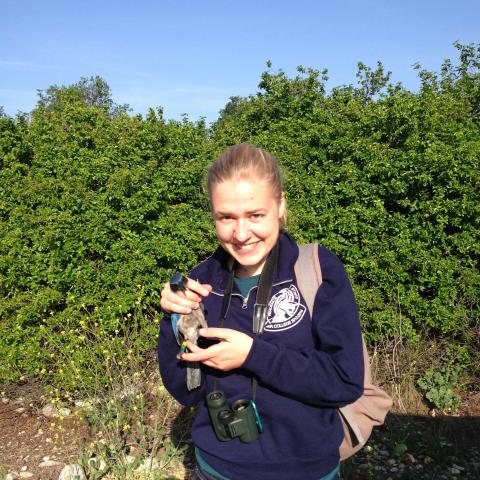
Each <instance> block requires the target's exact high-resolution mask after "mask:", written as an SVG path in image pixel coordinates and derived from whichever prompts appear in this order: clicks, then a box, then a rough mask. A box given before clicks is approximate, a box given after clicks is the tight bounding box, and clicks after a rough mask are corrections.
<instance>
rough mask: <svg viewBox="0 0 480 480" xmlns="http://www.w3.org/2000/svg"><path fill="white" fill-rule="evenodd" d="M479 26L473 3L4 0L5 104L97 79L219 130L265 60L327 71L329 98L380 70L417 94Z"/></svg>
mask: <svg viewBox="0 0 480 480" xmlns="http://www.w3.org/2000/svg"><path fill="white" fill-rule="evenodd" d="M479 18H480V2H479V1H478V0H456V1H453V0H436V1H434V0H424V1H422V0H417V1H412V0H402V1H400V0H398V1H390V0H383V1H382V0H376V1H373V0H370V1H363V0H357V1H354V0H337V1H333V0H331V1H323V0H317V1H314V0H296V1H286V0H263V1H262V0H256V1H252V0H241V1H240V0H203V1H200V0H197V1H195V0H156V1H154V0H148V1H147V0H135V1H125V0H116V1H113V0H104V1H102V0H96V1H92V0H83V1H82V0H77V2H69V1H66V0H63V1H60V0H43V1H40V0H0V105H2V106H3V107H4V110H5V112H6V113H8V114H9V115H14V114H15V113H16V112H17V111H19V110H20V111H30V110H31V109H32V108H33V107H34V106H35V103H36V100H37V93H36V92H37V89H46V88H48V87H49V86H50V85H53V84H56V85H69V84H72V83H75V82H77V81H78V80H79V79H80V77H82V76H83V77H88V76H92V75H100V76H102V77H103V78H104V79H105V80H106V81H107V83H108V84H109V85H110V87H111V89H112V94H113V99H114V100H115V101H116V102H118V103H128V104H130V106H131V107H132V109H133V111H134V112H138V113H145V112H146V111H147V109H148V108H149V107H157V106H161V107H163V109H164V112H165V116H166V117H167V118H177V119H178V118H180V116H181V114H182V113H187V114H188V115H189V118H190V119H192V120H196V119H198V118H199V117H200V116H203V117H206V119H207V121H214V120H215V119H216V118H217V114H218V111H219V110H220V109H221V108H222V107H223V106H224V105H225V103H226V102H227V101H228V98H229V97H230V96H233V95H248V94H252V93H255V92H256V91H257V90H258V89H257V85H258V82H259V80H260V74H261V73H262V71H264V70H266V62H267V60H271V61H272V63H273V70H277V69H282V70H284V71H285V72H287V74H289V75H294V74H295V67H296V66H297V65H303V66H306V67H312V68H317V69H322V68H328V70H329V76H330V81H329V83H328V86H329V87H333V86H337V85H342V84H350V83H355V81H356V79H355V72H356V68H357V67H356V66H357V62H358V61H363V62H364V63H366V64H367V65H371V66H375V64H376V62H377V60H381V61H382V62H383V63H384V65H385V67H386V68H387V69H388V70H391V71H392V73H393V76H392V80H394V81H400V82H402V83H403V84H404V85H405V86H406V87H407V88H410V89H416V88H417V86H418V81H417V79H416V72H415V71H414V70H413V69H412V64H413V63H415V62H420V63H421V64H422V65H423V66H424V67H425V68H428V69H435V70H438V68H439V67H440V65H441V63H442V60H443V59H445V58H447V57H450V58H455V57H456V50H455V49H454V47H453V46H452V44H453V42H454V41H456V40H458V41H460V42H462V43H471V42H475V43H478V42H480V21H479Z"/></svg>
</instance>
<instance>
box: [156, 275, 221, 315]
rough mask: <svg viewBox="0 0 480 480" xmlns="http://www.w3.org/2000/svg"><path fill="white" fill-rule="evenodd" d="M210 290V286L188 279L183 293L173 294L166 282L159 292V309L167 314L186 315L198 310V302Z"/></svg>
mask: <svg viewBox="0 0 480 480" xmlns="http://www.w3.org/2000/svg"><path fill="white" fill-rule="evenodd" d="M211 290H212V286H211V285H208V284H206V283H204V284H201V283H198V282H196V281H195V280H192V279H190V278H189V279H188V283H187V289H186V290H185V292H178V293H176V292H173V291H172V289H171V288H170V283H169V282H167V283H166V284H165V285H164V287H163V290H162V291H161V293H160V295H161V300H160V307H161V308H162V310H163V311H164V312H167V313H180V314H188V313H190V312H191V311H192V310H196V309H197V308H198V305H199V302H201V301H202V299H203V297H206V296H207V295H208V294H209V293H210V292H211Z"/></svg>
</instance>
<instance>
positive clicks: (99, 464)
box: [87, 457, 107, 471]
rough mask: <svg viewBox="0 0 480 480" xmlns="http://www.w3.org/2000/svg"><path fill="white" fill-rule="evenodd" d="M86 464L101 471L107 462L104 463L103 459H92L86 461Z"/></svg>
mask: <svg viewBox="0 0 480 480" xmlns="http://www.w3.org/2000/svg"><path fill="white" fill-rule="evenodd" d="M87 463H88V465H90V466H91V467H93V468H95V469H96V470H99V471H103V470H105V469H106V468H107V462H105V460H104V459H103V458H97V457H92V458H89V459H88V462H87Z"/></svg>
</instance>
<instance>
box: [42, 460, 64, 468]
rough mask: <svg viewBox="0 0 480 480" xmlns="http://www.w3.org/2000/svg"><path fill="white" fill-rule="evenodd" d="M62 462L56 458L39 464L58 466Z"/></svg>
mask: <svg viewBox="0 0 480 480" xmlns="http://www.w3.org/2000/svg"><path fill="white" fill-rule="evenodd" d="M61 464H62V463H61V462H57V461H56V460H44V461H43V462H42V463H40V464H39V465H38V466H39V467H42V468H44V467H56V466H57V465H61Z"/></svg>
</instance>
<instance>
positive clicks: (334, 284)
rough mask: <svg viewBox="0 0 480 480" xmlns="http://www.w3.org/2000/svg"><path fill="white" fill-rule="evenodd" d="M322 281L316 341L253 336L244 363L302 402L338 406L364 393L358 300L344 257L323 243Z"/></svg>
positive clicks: (317, 300)
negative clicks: (306, 343) (292, 344)
mask: <svg viewBox="0 0 480 480" xmlns="http://www.w3.org/2000/svg"><path fill="white" fill-rule="evenodd" d="M319 258H320V263H321V267H322V276H323V283H322V285H321V286H320V288H319V289H318V292H317V295H316V297H315V304H314V308H313V319H312V333H313V335H314V341H315V347H305V348H303V349H291V348H287V347H285V346H283V345H277V344H273V343H270V342H267V341H265V340H263V339H262V337H256V338H254V341H253V345H252V348H251V350H250V353H249V355H248V357H247V359H246V361H245V363H244V364H243V366H242V367H243V368H245V369H247V370H249V371H251V372H252V373H253V374H254V375H256V376H257V378H258V380H259V383H263V384H265V385H266V386H268V387H270V388H272V389H275V390H277V391H279V392H281V393H283V394H284V395H288V396H289V397H291V398H294V399H296V400H299V401H301V402H305V403H309V404H313V405H318V406H324V407H330V408H339V407H342V406H344V405H347V404H349V403H352V402H354V401H355V400H356V399H357V398H359V397H360V396H361V395H362V393H363V381H364V364H363V349H362V337H361V331H360V323H359V319H358V310H357V305H356V302H355V299H354V296H353V291H352V288H351V286H350V282H349V280H348V277H347V274H346V272H345V270H344V268H343V265H342V264H341V262H340V260H339V259H338V258H337V257H336V256H335V255H334V254H333V253H331V252H330V251H329V250H327V249H325V248H323V247H319Z"/></svg>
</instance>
